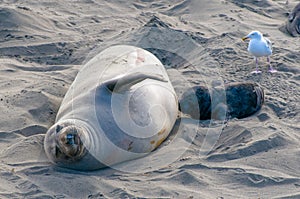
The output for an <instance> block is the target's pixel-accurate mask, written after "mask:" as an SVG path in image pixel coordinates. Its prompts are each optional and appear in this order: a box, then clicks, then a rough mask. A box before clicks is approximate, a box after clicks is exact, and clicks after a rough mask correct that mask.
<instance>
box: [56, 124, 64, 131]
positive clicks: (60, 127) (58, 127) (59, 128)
mask: <svg viewBox="0 0 300 199" xmlns="http://www.w3.org/2000/svg"><path fill="white" fill-rule="evenodd" d="M62 128H63V127H62V126H60V125H57V126H56V129H55V131H56V133H58V132H60V131H61V129H62Z"/></svg>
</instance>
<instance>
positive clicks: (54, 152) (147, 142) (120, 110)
mask: <svg viewBox="0 0 300 199" xmlns="http://www.w3.org/2000/svg"><path fill="white" fill-rule="evenodd" d="M177 115H178V102H177V97H176V94H175V91H174V89H173V87H172V85H171V83H170V81H169V78H168V75H167V73H166V71H165V69H164V67H163V65H162V64H161V62H160V61H159V60H158V59H157V58H156V57H155V56H154V55H153V54H151V53H150V52H148V51H145V50H143V49H141V48H137V47H133V46H126V45H122V46H113V47H110V48H108V49H106V50H104V51H102V52H101V53H100V54H98V55H97V56H95V57H94V58H93V59H92V60H90V61H89V62H88V63H87V64H86V65H85V66H84V67H83V68H82V69H81V70H80V71H79V73H78V75H77V77H76V79H75V80H74V82H73V84H72V85H71V87H70V88H69V90H68V92H67V93H66V95H65V97H64V99H63V102H62V104H61V106H60V109H59V111H58V114H57V117H56V123H55V124H54V125H53V126H52V127H51V128H50V129H49V130H48V132H47V134H46V137H45V151H46V154H47V156H48V157H49V158H50V160H51V161H52V162H54V163H55V164H57V165H59V166H63V167H68V168H72V169H77V170H94V169H99V168H102V167H105V166H111V165H113V164H116V163H120V162H124V161H127V160H131V159H135V158H139V157H142V156H144V155H146V154H148V153H149V152H151V151H153V150H154V149H156V148H157V147H158V146H159V145H160V144H161V143H162V142H163V140H164V139H165V138H166V137H167V136H168V134H169V133H170V131H171V130H172V128H173V125H174V123H175V121H176V118H177Z"/></svg>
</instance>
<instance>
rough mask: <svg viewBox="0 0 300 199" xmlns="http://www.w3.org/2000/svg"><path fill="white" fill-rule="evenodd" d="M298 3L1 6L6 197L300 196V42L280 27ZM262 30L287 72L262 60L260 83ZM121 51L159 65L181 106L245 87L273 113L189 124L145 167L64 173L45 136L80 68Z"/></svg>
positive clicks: (144, 1) (1, 187)
mask: <svg viewBox="0 0 300 199" xmlns="http://www.w3.org/2000/svg"><path fill="white" fill-rule="evenodd" d="M298 2H299V1H296V0H295V1H289V4H288V5H286V4H285V1H284V0H277V1H271V0H261V1H248V0H243V1H237V0H222V1H220V0H201V1H196V0H174V1H172V2H171V1H166V0H159V1H152V0H134V1H126V0H115V1H104V0H103V1H100V0H99V1H96V0H82V1H62V0H57V1H44V0H39V1H17V0H2V1H0V5H1V6H0V27H1V28H0V88H1V89H0V113H1V114H0V198H201V199H202V198H203V199H207V198H208V199H209V198H213V199H216V198H226V199H227V198H230V199H231V198H243V199H244V198H261V199H262V198H266V199H267V198H268V199H269V198H295V199H296V198H300V150H299V145H300V136H299V132H300V116H299V111H300V106H299V105H300V104H299V102H300V92H299V91H300V74H299V72H300V68H299V63H300V45H299V41H300V40H299V38H293V37H290V36H288V35H285V34H284V33H282V32H280V31H279V29H278V28H279V27H280V26H282V25H283V24H284V22H285V20H286V17H287V15H286V13H288V12H289V11H290V10H291V9H292V8H293V7H294V6H295V5H296V4H297V3H298ZM252 30H259V31H261V32H262V33H264V35H265V36H267V37H268V38H269V39H270V40H271V41H272V42H273V55H272V56H271V63H272V65H273V67H274V68H275V69H276V70H278V73H276V74H270V73H268V72H267V70H268V65H267V62H266V59H261V61H260V69H261V70H262V71H263V73H262V74H260V75H252V74H250V72H251V71H252V70H254V69H255V63H254V61H253V58H252V57H251V56H250V55H249V53H248V52H247V43H245V42H243V41H242V40H241V38H242V37H243V36H245V35H247V34H248V33H249V32H250V31H252ZM115 44H132V45H136V46H139V47H143V48H145V49H148V50H149V51H151V52H152V53H154V54H155V55H157V57H158V58H159V59H160V60H161V61H162V62H163V64H164V65H165V67H166V68H167V72H168V74H169V76H170V79H171V81H172V83H173V85H174V88H175V90H176V92H177V94H178V96H179V97H181V96H182V94H183V93H184V92H186V91H187V90H188V88H190V87H192V86H193V85H199V84H204V85H207V86H211V85H215V84H220V85H222V84H223V83H224V82H225V83H226V82H239V81H242V82H245V81H246V82H256V83H258V84H259V85H260V86H262V87H263V88H264V91H265V96H266V98H265V104H264V106H263V107H262V109H261V110H260V112H258V113H256V114H255V115H253V116H251V117H248V118H244V119H231V120H229V121H228V122H227V123H225V124H223V123H222V122H218V121H201V122H200V123H199V122H198V121H196V120H193V119H190V118H188V117H187V116H184V117H183V118H182V119H181V120H178V122H177V124H176V125H175V127H174V129H173V131H172V134H171V136H170V137H169V138H168V140H167V141H166V142H164V143H163V145H162V146H161V147H160V148H159V149H158V150H157V151H155V152H153V153H151V154H150V155H149V156H148V157H147V158H146V159H141V160H137V161H131V162H128V163H124V164H123V165H121V166H118V167H114V168H107V169H102V170H98V171H93V172H78V171H73V170H68V169H63V168H58V167H55V166H53V165H52V164H51V163H49V161H48V159H47V158H46V156H45V153H44V150H43V139H44V135H45V133H46V131H47V129H48V128H49V127H50V126H51V125H53V123H54V120H55V116H56V113H57V111H58V109H59V106H60V103H61V101H62V99H63V97H64V94H65V93H66V91H67V90H68V88H69V86H70V84H71V83H72V81H73V80H74V78H75V76H76V74H77V72H78V71H79V69H80V67H81V66H82V65H83V64H84V63H86V62H87V61H88V60H89V59H90V58H91V57H93V56H94V55H95V54H97V53H98V52H100V51H101V50H102V49H104V48H106V47H108V46H110V45H115ZM208 138H212V143H213V144H211V145H209V143H210V142H208ZM203 143H204V144H203ZM143 164H144V165H143ZM133 170H134V171H133Z"/></svg>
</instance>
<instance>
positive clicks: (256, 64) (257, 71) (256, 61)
mask: <svg viewBox="0 0 300 199" xmlns="http://www.w3.org/2000/svg"><path fill="white" fill-rule="evenodd" d="M254 59H255V66H256V70H255V71H252V72H251V74H253V73H255V74H258V73H261V71H260V70H258V59H257V57H254Z"/></svg>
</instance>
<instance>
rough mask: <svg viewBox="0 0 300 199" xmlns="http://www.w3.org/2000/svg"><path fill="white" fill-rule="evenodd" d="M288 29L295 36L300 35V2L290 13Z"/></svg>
mask: <svg viewBox="0 0 300 199" xmlns="http://www.w3.org/2000/svg"><path fill="white" fill-rule="evenodd" d="M286 30H287V32H288V33H289V34H290V35H292V36H294V37H296V36H300V3H298V5H296V7H295V8H294V9H293V11H292V12H291V13H290V14H289V17H288V21H287V23H286Z"/></svg>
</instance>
